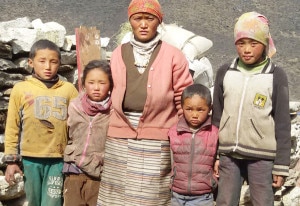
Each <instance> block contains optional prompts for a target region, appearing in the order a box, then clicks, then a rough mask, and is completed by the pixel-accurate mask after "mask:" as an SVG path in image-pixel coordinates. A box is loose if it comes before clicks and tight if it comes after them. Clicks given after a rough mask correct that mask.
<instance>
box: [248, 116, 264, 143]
mask: <svg viewBox="0 0 300 206" xmlns="http://www.w3.org/2000/svg"><path fill="white" fill-rule="evenodd" d="M250 123H251V131H252V134H253V135H254V136H256V137H259V138H260V139H263V138H264V136H263V134H262V132H261V130H260V129H259V127H258V124H256V123H255V121H254V120H253V119H250Z"/></svg>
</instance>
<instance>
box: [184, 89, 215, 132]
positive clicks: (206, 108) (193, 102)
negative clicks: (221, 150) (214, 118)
mask: <svg viewBox="0 0 300 206" xmlns="http://www.w3.org/2000/svg"><path fill="white" fill-rule="evenodd" d="M182 109H183V115H184V118H185V120H186V121H187V123H188V125H189V126H190V127H191V128H193V129H198V128H199V127H200V126H201V125H202V124H203V123H204V122H205V121H206V119H207V116H208V114H209V112H210V109H211V106H210V105H207V103H206V100H205V99H203V98H202V97H200V96H199V95H193V96H192V97H191V98H186V99H185V100H184V102H183V105H182Z"/></svg>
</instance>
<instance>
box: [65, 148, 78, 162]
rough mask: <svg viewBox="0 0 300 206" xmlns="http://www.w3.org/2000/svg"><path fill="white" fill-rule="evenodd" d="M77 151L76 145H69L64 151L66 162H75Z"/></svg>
mask: <svg viewBox="0 0 300 206" xmlns="http://www.w3.org/2000/svg"><path fill="white" fill-rule="evenodd" d="M75 149H76V147H75V146H74V145H67V146H66V148H65V151H64V161H65V162H75Z"/></svg>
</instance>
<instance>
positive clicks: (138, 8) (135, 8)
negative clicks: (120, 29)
mask: <svg viewBox="0 0 300 206" xmlns="http://www.w3.org/2000/svg"><path fill="white" fill-rule="evenodd" d="M140 12H145V13H149V14H152V15H154V16H156V17H157V18H158V20H159V22H160V23H161V22H162V18H163V13H162V10H161V6H160V4H159V2H158V0H132V1H131V2H130V4H129V7H128V18H130V17H131V16H132V15H133V14H136V13H140Z"/></svg>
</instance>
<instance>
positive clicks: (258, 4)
mask: <svg viewBox="0 0 300 206" xmlns="http://www.w3.org/2000/svg"><path fill="white" fill-rule="evenodd" d="M129 2H130V0H122V1H115V0H106V1H97V0H90V1H76V0H68V1H63V0H43V1H42V0H14V1H9V0H2V1H1V4H0V10H1V15H0V21H8V20H13V19H16V18H18V17H24V16H28V17H30V18H31V19H32V20H34V19H36V18H40V19H41V20H42V21H43V22H44V23H45V22H49V21H55V22H58V23H60V24H62V25H63V26H65V27H66V29H67V34H70V35H71V34H74V28H76V27H79V26H80V25H82V26H96V27H97V28H98V29H100V31H101V36H102V37H110V38H111V42H110V48H111V49H113V48H114V47H115V46H116V44H115V41H114V37H115V35H116V34H117V32H118V30H119V27H120V24H122V23H124V22H126V21H127V7H128V4H129ZM160 3H161V5H162V8H163V11H164V22H165V23H177V24H178V25H180V26H182V27H184V28H185V29H187V30H190V31H192V32H194V33H195V34H198V35H201V36H205V37H206V38H209V39H211V40H212V41H213V43H214V45H213V47H212V48H211V49H210V50H209V51H208V52H207V54H206V56H207V57H208V58H209V59H210V61H211V63H212V65H213V68H214V71H216V70H217V68H218V67H219V66H220V65H222V64H223V63H225V62H228V61H231V59H232V58H233V57H235V56H236V53H235V49H234V45H233V26H234V22H235V19H236V18H237V17H239V16H240V15H241V14H242V13H244V12H247V11H257V12H260V13H262V14H264V15H266V16H267V17H268V19H269V21H270V23H271V34H272V36H273V39H274V41H275V45H276V47H277V54H276V55H275V56H274V58H273V60H274V61H275V62H276V63H277V64H278V65H279V66H282V67H283V68H284V69H285V70H286V72H287V75H288V79H289V83H290V97H291V100H294V101H296V100H297V101H299V100H300V90H299V87H300V86H299V83H298V82H299V79H300V62H299V51H300V43H299V42H300V41H299V40H300V16H299V13H300V1H299V0H286V1H284V3H283V2H282V1H273V0H265V1H259V0H226V1H219V0H197V1H192V0H176V1H170V0H160Z"/></svg>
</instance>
